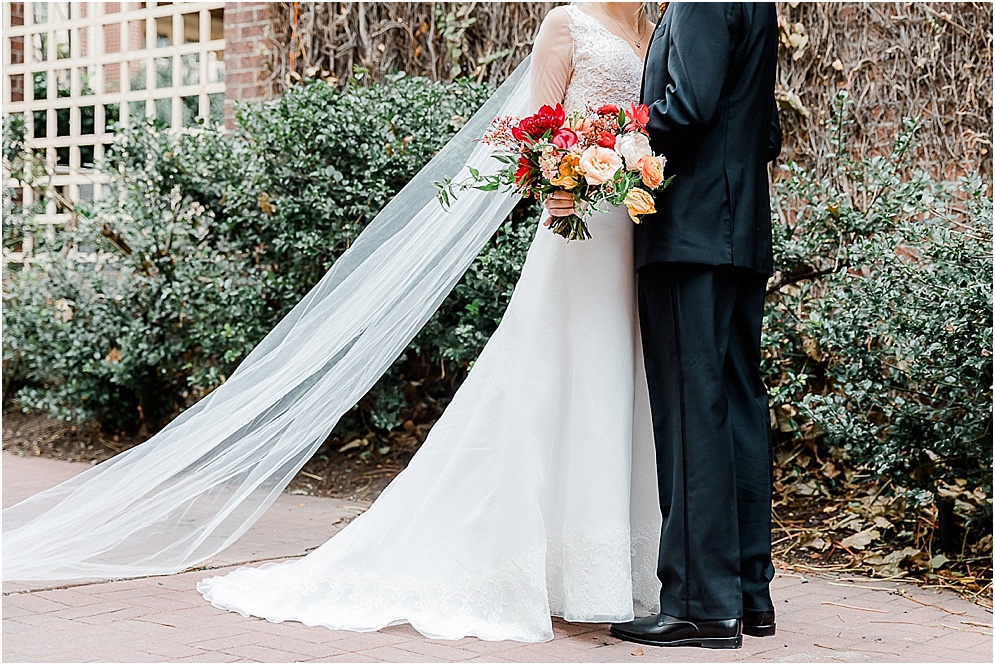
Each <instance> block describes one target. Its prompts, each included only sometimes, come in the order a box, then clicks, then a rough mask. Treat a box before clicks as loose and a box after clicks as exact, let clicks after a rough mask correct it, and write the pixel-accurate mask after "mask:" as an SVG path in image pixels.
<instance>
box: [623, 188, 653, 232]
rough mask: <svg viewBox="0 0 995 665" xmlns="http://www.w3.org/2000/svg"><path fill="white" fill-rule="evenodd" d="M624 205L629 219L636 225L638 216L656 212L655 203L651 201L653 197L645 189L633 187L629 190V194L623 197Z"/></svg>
mask: <svg viewBox="0 0 995 665" xmlns="http://www.w3.org/2000/svg"><path fill="white" fill-rule="evenodd" d="M624 203H625V207H626V208H627V209H628V211H629V217H631V218H632V221H634V222H635V223H636V224H638V223H639V221H640V220H639V215H647V214H649V213H652V212H656V203H655V201H653V196H652V195H651V194H650V193H649V192H647V191H646V190H645V189H641V188H639V187H633V188H632V189H631V190H629V193H628V194H626V195H625V201H624Z"/></svg>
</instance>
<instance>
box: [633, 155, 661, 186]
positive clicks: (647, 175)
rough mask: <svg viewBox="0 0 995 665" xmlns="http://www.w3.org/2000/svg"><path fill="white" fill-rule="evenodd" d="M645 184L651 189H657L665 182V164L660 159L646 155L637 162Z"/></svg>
mask: <svg viewBox="0 0 995 665" xmlns="http://www.w3.org/2000/svg"><path fill="white" fill-rule="evenodd" d="M636 166H637V167H639V175H640V176H641V177H642V179H643V184H644V185H646V186H647V187H649V188H650V189H656V188H657V187H659V186H660V183H661V182H663V163H662V162H661V161H660V159H659V158H658V157H654V156H653V155H644V156H643V157H640V158H639V161H638V162H636Z"/></svg>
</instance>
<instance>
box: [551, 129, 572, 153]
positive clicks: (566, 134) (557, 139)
mask: <svg viewBox="0 0 995 665" xmlns="http://www.w3.org/2000/svg"><path fill="white" fill-rule="evenodd" d="M552 143H553V145H555V146H556V147H557V148H562V149H563V150H569V149H570V147H571V146H572V145H574V144H575V143H577V134H576V133H575V132H574V131H573V130H572V129H567V128H566V127H561V128H560V129H557V130H556V133H555V134H553V140H552Z"/></svg>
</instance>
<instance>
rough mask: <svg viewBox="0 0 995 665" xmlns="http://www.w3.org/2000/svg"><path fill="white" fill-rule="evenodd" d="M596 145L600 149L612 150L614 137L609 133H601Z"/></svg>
mask: <svg viewBox="0 0 995 665" xmlns="http://www.w3.org/2000/svg"><path fill="white" fill-rule="evenodd" d="M598 145H600V146H601V147H602V148H614V147H615V135H614V134H612V133H611V132H601V136H600V137H599V138H598Z"/></svg>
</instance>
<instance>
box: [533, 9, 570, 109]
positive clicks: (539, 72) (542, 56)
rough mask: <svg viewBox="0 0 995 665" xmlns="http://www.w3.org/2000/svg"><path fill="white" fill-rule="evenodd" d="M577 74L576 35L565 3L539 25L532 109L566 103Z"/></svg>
mask: <svg viewBox="0 0 995 665" xmlns="http://www.w3.org/2000/svg"><path fill="white" fill-rule="evenodd" d="M572 74H573V35H571V33H570V16H569V15H568V14H567V11H566V8H565V7H554V8H553V9H551V10H550V11H549V13H548V14H546V18H544V19H543V20H542V25H540V26H539V33H538V34H537V35H536V38H535V42H534V43H533V44H532V97H531V103H530V107H529V108H530V109H531V111H532V112H535V111H536V110H537V109H538V108H539V107H540V106H542V105H543V104H549V105H550V106H555V105H556V104H562V103H563V98H564V96H565V95H566V91H567V85H568V84H569V83H570V78H571V75H572Z"/></svg>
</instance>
